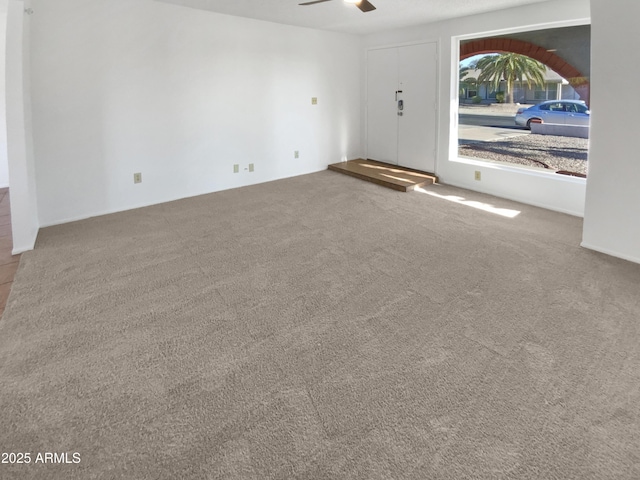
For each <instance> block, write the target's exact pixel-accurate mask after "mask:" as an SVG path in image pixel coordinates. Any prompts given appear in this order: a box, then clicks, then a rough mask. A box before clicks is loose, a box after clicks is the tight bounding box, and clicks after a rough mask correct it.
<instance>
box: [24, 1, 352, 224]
mask: <svg viewBox="0 0 640 480" xmlns="http://www.w3.org/2000/svg"><path fill="white" fill-rule="evenodd" d="M32 8H33V10H34V14H33V15H32V17H33V18H32V23H33V25H32V37H31V40H32V46H31V74H32V97H33V118H34V145H35V155H36V176H37V191H38V209H39V219H40V223H41V224H42V225H43V226H46V225H50V224H55V223H62V222H66V221H70V220H74V219H79V218H84V217H88V216H93V215H99V214H103V213H107V212H113V211H118V210H125V209H129V208H134V207H138V206H143V205H148V204H153V203H159V202H164V201H168V200H172V199H177V198H182V197H187V196H192V195H197V194H202V193H207V192H212V191H216V190H222V189H227V188H232V187H237V186H242V185H248V184H252V183H258V182H264V181H269V180H273V179H277V178H283V177H287V176H293V175H299V174H303V173H309V172H314V171H318V170H322V169H325V168H326V167H327V164H328V163H333V162H338V161H341V160H342V159H344V158H347V157H348V158H351V157H357V156H359V155H360V153H361V149H360V90H359V81H360V64H359V58H360V57H359V55H360V51H361V46H360V43H359V42H360V39H359V38H358V37H354V36H349V35H344V34H336V33H329V32H321V31H316V30H310V29H303V28H297V27H290V26H284V25H278V24H273V23H267V22H260V21H255V20H249V19H244V18H238V17H230V16H224V15H219V14H214V13H211V12H206V11H199V10H194V9H189V8H184V7H179V6H176V5H170V4H165V3H161V2H155V1H152V0H91V1H90V2H87V1H86V0H57V1H55V2H51V1H50V0H34V1H33V7H32ZM311 97H318V105H317V106H312V105H311ZM294 150H299V152H300V158H299V159H294V153H293V152H294ZM236 163H238V164H240V166H241V173H238V174H234V173H233V164H236ZM249 163H254V164H255V172H253V173H249V172H247V171H245V170H244V169H245V168H246V167H247V166H248V164H249ZM134 172H142V178H143V182H142V184H139V185H134V184H133V173H134Z"/></svg>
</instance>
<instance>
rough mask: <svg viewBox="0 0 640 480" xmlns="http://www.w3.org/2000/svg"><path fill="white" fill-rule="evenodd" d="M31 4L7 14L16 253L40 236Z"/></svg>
mask: <svg viewBox="0 0 640 480" xmlns="http://www.w3.org/2000/svg"><path fill="white" fill-rule="evenodd" d="M25 7H29V3H28V1H27V2H22V1H21V0H9V5H8V13H7V54H6V60H7V63H6V69H7V70H6V74H7V76H6V92H7V97H6V108H7V152H8V159H9V176H10V177H11V226H12V232H13V253H14V254H16V253H21V252H24V251H26V250H31V249H32V248H33V246H34V244H35V241H36V237H37V235H38V228H39V223H38V207H37V193H36V180H35V160H34V155H33V137H32V119H31V97H30V91H31V90H30V84H31V80H30V69H29V62H28V52H29V36H30V24H31V21H30V20H31V16H29V15H26V14H25V13H24V10H25Z"/></svg>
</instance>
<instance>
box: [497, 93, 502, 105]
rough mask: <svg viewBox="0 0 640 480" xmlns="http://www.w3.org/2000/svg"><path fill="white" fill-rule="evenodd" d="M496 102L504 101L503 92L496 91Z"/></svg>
mask: <svg viewBox="0 0 640 480" xmlns="http://www.w3.org/2000/svg"><path fill="white" fill-rule="evenodd" d="M496 102H498V103H504V92H498V93H496Z"/></svg>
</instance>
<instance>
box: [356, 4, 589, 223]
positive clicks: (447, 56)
mask: <svg viewBox="0 0 640 480" xmlns="http://www.w3.org/2000/svg"><path fill="white" fill-rule="evenodd" d="M589 17H590V8H589V0H559V1H554V2H550V4H549V5H546V4H544V3H543V4H534V5H530V6H527V7H520V8H512V9H505V10H500V11H497V12H491V13H487V14H482V15H475V16H470V17H463V18H457V19H453V20H450V21H444V22H438V23H433V24H427V25H423V26H419V27H413V28H403V29H398V30H394V31H389V32H384V33H380V34H375V35H370V36H367V37H365V39H364V48H365V50H366V49H367V48H374V47H376V46H383V45H397V44H402V43H410V42H419V41H425V40H429V41H433V40H437V41H438V42H439V44H440V65H439V74H440V82H439V84H440V85H439V88H440V92H439V108H440V111H439V132H438V149H439V150H438V158H437V162H436V173H437V174H438V176H439V177H440V179H441V181H442V182H444V183H448V184H451V185H457V186H460V187H464V188H468V189H470V190H477V191H482V192H486V193H491V194H493V195H497V196H501V197H505V198H511V199H514V200H518V201H521V202H524V203H529V204H532V205H538V206H542V207H545V208H549V209H553V210H558V211H562V212H566V213H570V214H573V215H579V216H581V215H583V214H584V198H585V189H586V185H585V184H586V182H585V181H584V179H578V178H569V177H564V176H561V175H556V174H550V173H546V172H542V171H540V172H538V171H530V172H528V173H523V170H522V169H519V168H516V167H510V166H499V165H495V164H489V163H487V162H474V161H458V160H457V134H456V135H451V132H452V131H453V132H454V133H455V132H456V130H457V127H458V125H457V104H458V90H457V88H456V84H455V81H456V79H457V77H458V74H457V70H458V63H457V61H455V58H457V57H456V52H455V48H456V44H455V42H454V40H453V39H454V37H460V36H467V35H472V36H477V37H480V36H487V35H491V34H495V32H497V31H502V30H504V29H514V28H528V29H532V30H533V29H537V28H540V26H542V25H545V24H549V23H556V24H559V23H560V22H561V23H563V24H564V23H566V22H570V23H574V24H585V23H588V22H589ZM452 72H453V74H452ZM363 74H364V70H363ZM363 83H364V82H363ZM365 108H366V104H365V103H363V111H362V116H361V121H362V123H363V125H365V121H366V110H365ZM365 135H366V129H365V128H363V130H362V144H363V146H366V137H365ZM452 160H453V161H452ZM475 170H480V171H481V173H482V181H480V182H478V181H475V180H474V172H475Z"/></svg>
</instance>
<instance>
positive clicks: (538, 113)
mask: <svg viewBox="0 0 640 480" xmlns="http://www.w3.org/2000/svg"><path fill="white" fill-rule="evenodd" d="M589 118H590V112H589V107H587V105H586V104H585V103H584V102H583V101H581V100H548V101H546V102H542V103H539V104H538V105H534V106H533V107H529V108H527V107H522V108H519V109H518V112H517V113H516V125H520V126H523V127H527V128H529V129H530V128H531V122H542V123H555V124H559V125H582V126H589Z"/></svg>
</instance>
